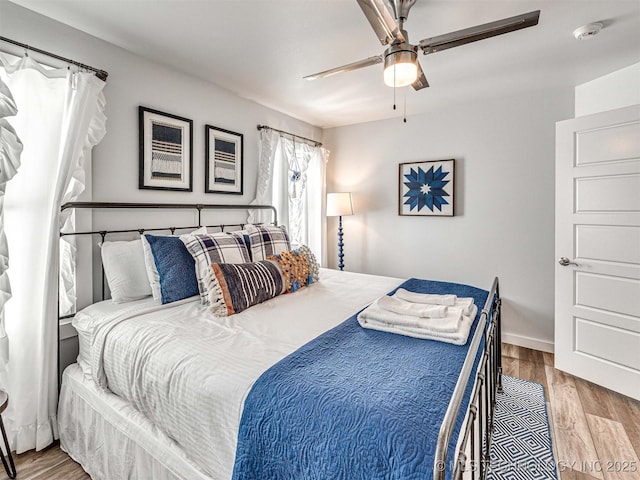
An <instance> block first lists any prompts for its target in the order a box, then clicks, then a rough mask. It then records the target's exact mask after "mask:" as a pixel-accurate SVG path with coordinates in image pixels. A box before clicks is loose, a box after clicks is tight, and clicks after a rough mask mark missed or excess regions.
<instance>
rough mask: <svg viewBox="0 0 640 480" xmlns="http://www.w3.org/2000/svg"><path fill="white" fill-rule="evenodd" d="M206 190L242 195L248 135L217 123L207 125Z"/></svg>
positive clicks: (205, 131) (206, 191)
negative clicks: (245, 141)
mask: <svg viewBox="0 0 640 480" xmlns="http://www.w3.org/2000/svg"><path fill="white" fill-rule="evenodd" d="M204 133H205V159H204V164H205V166H204V178H205V185H204V191H205V193H227V194H231V195H242V193H243V182H244V178H243V177H244V135H243V134H242V133H237V132H232V131H231V130H225V129H224V128H219V127H214V126H213V125H205V126H204Z"/></svg>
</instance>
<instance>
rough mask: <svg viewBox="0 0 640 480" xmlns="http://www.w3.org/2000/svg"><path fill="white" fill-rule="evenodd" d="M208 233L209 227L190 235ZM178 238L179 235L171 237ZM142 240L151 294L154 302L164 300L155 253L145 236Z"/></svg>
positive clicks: (201, 228)
mask: <svg viewBox="0 0 640 480" xmlns="http://www.w3.org/2000/svg"><path fill="white" fill-rule="evenodd" d="M206 233H207V227H200V228H198V229H197V230H194V231H193V232H191V233H190V235H202V234H206ZM171 236H172V237H177V236H178V235H171ZM140 238H141V239H142V250H143V252H144V264H145V268H146V271H147V278H148V280H149V285H150V286H151V294H152V295H153V299H154V300H162V293H160V274H159V273H158V269H157V268H156V261H155V259H154V258H153V252H152V251H151V246H150V245H149V242H148V241H147V239H146V238H145V236H144V235H142V236H141V237H140Z"/></svg>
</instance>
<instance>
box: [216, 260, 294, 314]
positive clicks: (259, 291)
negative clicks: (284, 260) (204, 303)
mask: <svg viewBox="0 0 640 480" xmlns="http://www.w3.org/2000/svg"><path fill="white" fill-rule="evenodd" d="M283 290H284V282H283V277H282V273H281V272H280V269H279V268H278V265H277V264H276V263H274V262H269V261H265V260H263V261H260V262H256V263H244V264H235V265H233V264H228V263H214V264H212V265H211V273H210V275H209V300H210V301H209V303H210V305H211V312H212V313H213V314H214V315H215V316H217V317H226V316H229V315H233V314H234V313H239V312H241V311H243V310H246V309H247V308H249V307H251V306H253V305H257V304H258V303H262V302H264V301H266V300H269V299H271V298H274V297H276V296H278V295H280V294H281V293H282V292H283Z"/></svg>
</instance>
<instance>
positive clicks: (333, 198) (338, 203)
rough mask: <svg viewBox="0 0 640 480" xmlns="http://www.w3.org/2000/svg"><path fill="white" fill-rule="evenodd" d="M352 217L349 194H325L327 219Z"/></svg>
mask: <svg viewBox="0 0 640 480" xmlns="http://www.w3.org/2000/svg"><path fill="white" fill-rule="evenodd" d="M346 215H353V205H352V204H351V193H349V192H340V193H327V217H338V216H343V217H344V216H346Z"/></svg>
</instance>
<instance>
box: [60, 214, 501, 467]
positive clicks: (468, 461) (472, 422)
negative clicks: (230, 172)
mask: <svg viewBox="0 0 640 480" xmlns="http://www.w3.org/2000/svg"><path fill="white" fill-rule="evenodd" d="M71 209H91V210H94V209H167V210H197V212H198V225H197V226H183V227H164V228H137V229H124V230H96V231H83V232H60V237H61V238H62V237H66V236H79V235H100V237H101V240H102V241H104V240H105V238H106V236H107V235H108V234H111V233H139V234H140V235H142V234H143V233H145V232H151V231H156V232H157V231H170V232H171V234H173V233H174V232H175V231H176V230H187V229H191V230H193V229H195V228H199V227H201V226H202V211H203V210H244V211H249V210H271V212H272V214H273V224H274V225H277V223H278V217H277V211H276V209H275V207H273V206H271V205H239V204H238V205H224V204H200V203H117V202H71V203H66V204H64V205H63V206H62V207H61V211H65V210H71ZM244 225H245V224H243V223H239V224H224V225H223V224H218V225H207V227H212V228H213V227H216V228H220V229H221V231H224V229H225V228H227V227H240V228H244ZM102 298H103V299H104V298H105V276H104V269H102ZM73 315H74V314H71V315H66V316H64V317H61V316H60V315H58V318H59V320H62V319H65V318H69V317H73ZM501 338H502V334H501V299H500V289H499V281H498V277H495V279H494V280H493V284H492V286H491V291H490V292H489V295H488V297H487V300H486V302H485V305H484V307H483V309H482V312H481V313H480V318H479V320H478V325H477V327H476V330H475V333H474V335H473V337H472V339H471V345H470V347H469V351H468V352H467V356H466V358H465V361H464V364H463V366H462V369H461V371H460V375H459V376H458V380H457V383H456V386H455V389H454V391H453V394H452V397H451V400H450V402H449V406H448V408H447V411H446V413H445V416H444V419H443V422H442V425H441V426H440V431H439V435H438V441H437V444H436V450H435V458H434V464H433V480H445V478H446V474H447V472H448V471H451V472H453V480H460V479H463V478H464V479H467V478H470V479H471V480H476V479H478V480H484V479H485V478H486V477H487V475H488V472H489V469H490V457H489V449H490V446H491V439H492V433H493V419H494V415H493V411H494V408H495V403H496V395H497V393H501V392H502V349H501ZM58 341H59V339H58ZM478 355H480V360H479V362H478V364H477V368H475V376H473V377H472V375H473V374H474V367H476V359H477V357H478ZM59 361H60V359H59V358H58V362H59ZM470 381H473V390H472V392H471V397H470V400H469V404H468V406H467V409H466V412H465V417H466V418H467V421H466V423H465V428H464V430H462V431H461V432H460V433H459V437H458V439H459V440H458V447H459V449H458V455H457V458H455V459H449V457H448V448H449V443H450V441H451V436H452V434H453V429H454V426H455V423H456V420H457V418H458V416H459V414H460V407H461V405H462V401H463V399H464V397H465V393H466V392H467V388H468V386H469V382H470ZM460 439H461V440H460Z"/></svg>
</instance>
